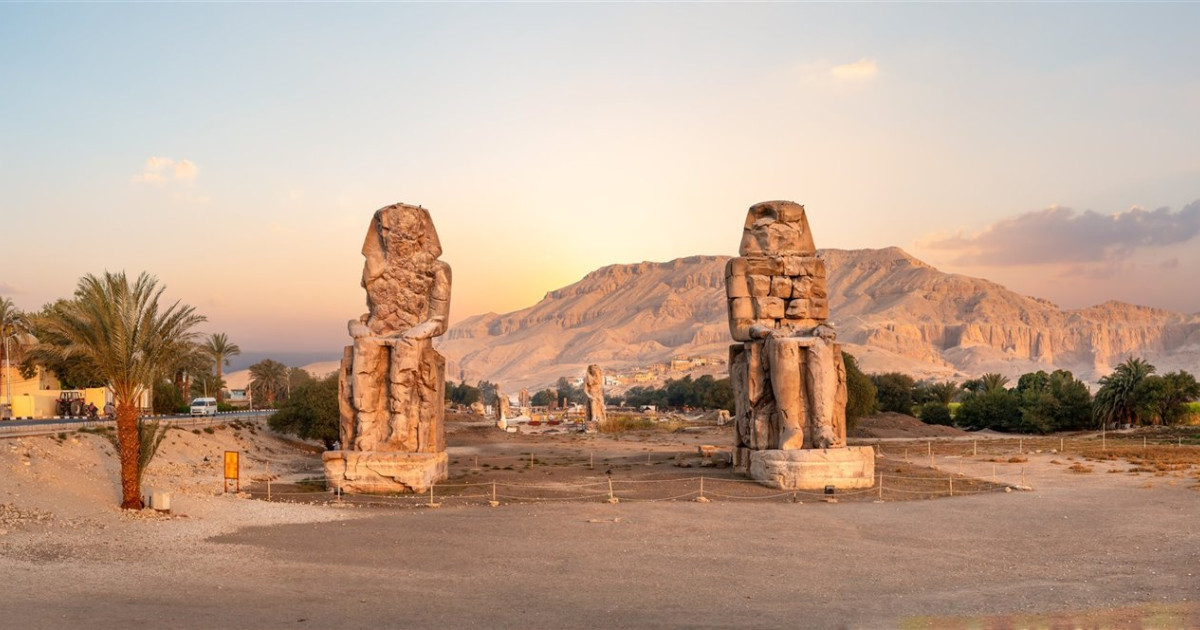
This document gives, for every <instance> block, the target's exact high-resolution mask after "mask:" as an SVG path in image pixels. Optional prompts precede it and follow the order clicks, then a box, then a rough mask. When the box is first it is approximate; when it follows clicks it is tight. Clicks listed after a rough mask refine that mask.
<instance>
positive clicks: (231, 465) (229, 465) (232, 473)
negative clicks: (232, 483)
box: [225, 451, 240, 480]
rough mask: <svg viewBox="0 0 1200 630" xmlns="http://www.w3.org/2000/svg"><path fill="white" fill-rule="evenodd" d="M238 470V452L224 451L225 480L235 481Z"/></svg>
mask: <svg viewBox="0 0 1200 630" xmlns="http://www.w3.org/2000/svg"><path fill="white" fill-rule="evenodd" d="M239 469H240V467H239V466H238V452H237V451H225V479H226V480H229V479H237V478H238V471H239Z"/></svg>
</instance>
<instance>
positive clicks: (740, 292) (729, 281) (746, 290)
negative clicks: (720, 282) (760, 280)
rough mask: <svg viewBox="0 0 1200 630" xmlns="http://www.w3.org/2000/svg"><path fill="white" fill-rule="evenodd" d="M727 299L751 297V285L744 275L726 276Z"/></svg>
mask: <svg viewBox="0 0 1200 630" xmlns="http://www.w3.org/2000/svg"><path fill="white" fill-rule="evenodd" d="M725 297H727V298H730V299H733V298H743V297H750V284H749V283H748V282H747V280H746V276H745V275H744V274H743V275H740V276H725Z"/></svg>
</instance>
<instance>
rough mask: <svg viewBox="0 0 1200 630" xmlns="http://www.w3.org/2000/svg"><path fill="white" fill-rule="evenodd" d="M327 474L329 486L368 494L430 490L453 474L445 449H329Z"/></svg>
mask: <svg viewBox="0 0 1200 630" xmlns="http://www.w3.org/2000/svg"><path fill="white" fill-rule="evenodd" d="M321 460H322V461H323V462H324V464H325V478H326V479H327V480H328V483H329V487H330V489H333V488H341V489H342V492H354V493H365V494H390V493H402V492H417V493H421V492H428V491H429V488H430V486H432V485H433V484H435V483H437V482H439V481H443V480H445V479H446V478H448V477H449V476H450V473H449V466H448V458H447V457H446V452H445V451H442V452H439V453H401V452H394V451H326V452H325V453H324V454H323V455H322V456H321Z"/></svg>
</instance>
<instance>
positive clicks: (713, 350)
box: [437, 247, 1200, 390]
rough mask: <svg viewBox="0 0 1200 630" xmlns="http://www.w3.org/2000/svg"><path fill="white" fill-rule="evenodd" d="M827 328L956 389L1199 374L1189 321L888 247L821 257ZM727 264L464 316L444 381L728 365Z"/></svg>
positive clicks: (1196, 329)
mask: <svg viewBox="0 0 1200 630" xmlns="http://www.w3.org/2000/svg"><path fill="white" fill-rule="evenodd" d="M818 255H819V256H821V257H822V258H824V259H825V261H826V267H827V270H828V283H829V300H830V306H831V315H830V321H831V322H833V324H834V325H835V326H836V328H837V329H838V331H839V339H840V340H841V341H842V343H843V344H844V346H845V348H846V350H847V351H848V352H850V353H852V354H854V355H855V356H856V357H858V359H859V362H860V364H861V365H862V367H863V368H864V369H865V370H866V371H868V372H882V371H892V370H896V371H903V372H907V373H910V374H913V375H915V376H918V377H937V378H956V379H963V378H968V377H972V376H977V375H979V374H982V373H984V372H1000V373H1003V374H1006V375H1009V376H1010V377H1015V376H1017V375H1019V374H1021V373H1024V372H1027V371H1030V370H1037V369H1047V370H1050V369H1056V368H1065V369H1069V370H1071V371H1073V372H1075V373H1076V375H1077V376H1079V377H1080V378H1083V379H1085V380H1089V381H1093V382H1094V381H1095V380H1097V379H1099V378H1100V377H1101V376H1103V375H1104V374H1107V373H1108V371H1109V370H1110V369H1111V366H1112V365H1114V364H1116V363H1118V362H1120V361H1121V360H1123V359H1124V358H1125V357H1126V356H1128V355H1130V354H1133V355H1138V356H1142V357H1144V358H1146V359H1147V360H1149V361H1150V362H1151V363H1154V364H1155V365H1156V366H1158V368H1159V370H1160V371H1167V370H1174V369H1180V368H1183V369H1188V370H1189V371H1193V372H1197V371H1200V316H1198V315H1187V314H1183V313H1176V312H1172V311H1166V310H1162V309H1156V308H1151V307H1145V306H1136V305H1132V304H1126V303H1122V302H1116V301H1110V302H1106V303H1104V304H1098V305H1096V306H1091V307H1087V308H1083V309H1076V310H1063V309H1060V308H1059V307H1057V306H1056V305H1054V304H1053V303H1051V302H1049V301H1047V300H1044V299H1040V298H1034V297H1029V296H1024V295H1020V294H1018V293H1015V292H1013V291H1010V290H1009V289H1006V288H1005V287H1003V286H1001V285H999V284H996V283H994V282H991V281H988V280H984V279H980V278H973V277H969V276H964V275H959V274H948V273H944V272H941V271H938V270H937V269H935V268H934V267H932V266H930V265H928V264H926V263H924V262H922V261H920V260H918V259H916V258H914V257H912V256H910V255H909V254H907V253H906V252H904V251H903V250H901V249H899V248H894V247H893V248H885V249H875V250H873V249H861V250H837V249H825V250H820V251H819V253H818ZM727 260H728V257H725V256H691V257H687V258H679V259H676V260H672V261H669V262H664V263H653V262H643V263H637V264H631V265H609V266H606V267H602V268H600V269H597V270H596V271H593V272H591V273H589V274H587V275H586V276H585V277H584V278H583V279H581V280H580V281H579V282H576V283H574V284H572V285H569V286H566V287H563V288H561V289H557V290H554V291H551V292H549V293H547V294H546V296H545V297H544V298H543V299H542V300H541V301H540V302H538V303H537V304H535V305H534V306H531V307H529V308H526V309H522V310H519V311H515V312H512V313H507V314H503V315H498V314H495V313H488V314H484V315H476V316H474V317H470V318H468V319H465V320H463V321H462V322H460V323H458V324H457V325H455V326H454V327H452V328H451V329H450V330H449V331H448V332H447V334H446V335H445V336H444V337H442V338H440V339H439V341H438V343H437V345H438V348H439V350H440V351H441V352H442V353H443V354H445V355H446V357H447V360H448V363H449V365H448V370H447V377H448V378H451V379H458V378H459V377H460V376H463V377H465V378H466V379H467V380H468V381H475V380H478V379H487V380H491V381H496V382H500V383H502V384H503V385H504V387H505V388H506V389H509V390H511V389H514V388H519V387H540V386H544V385H547V384H550V383H553V382H554V381H555V380H556V379H557V378H558V377H559V376H568V375H578V374H582V373H583V370H584V369H585V368H586V366H587V365H588V364H589V363H599V364H601V365H602V366H604V367H605V368H606V370H608V371H609V372H617V371H624V370H629V369H631V368H634V367H638V366H647V365H651V364H655V363H663V362H666V361H669V360H670V359H671V358H672V357H676V356H707V357H714V358H718V359H719V358H722V357H724V356H726V353H727V349H728V346H729V345H730V344H731V343H732V339H731V337H730V335H729V330H728V325H727V322H726V313H725V296H724V286H725V262H726V261H727Z"/></svg>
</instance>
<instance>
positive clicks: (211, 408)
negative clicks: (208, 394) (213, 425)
mask: <svg viewBox="0 0 1200 630" xmlns="http://www.w3.org/2000/svg"><path fill="white" fill-rule="evenodd" d="M216 413H217V399H216V398H196V399H193V400H192V415H193V416H213V415H216Z"/></svg>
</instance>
